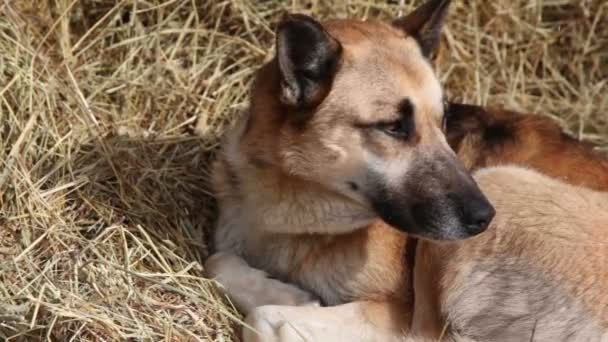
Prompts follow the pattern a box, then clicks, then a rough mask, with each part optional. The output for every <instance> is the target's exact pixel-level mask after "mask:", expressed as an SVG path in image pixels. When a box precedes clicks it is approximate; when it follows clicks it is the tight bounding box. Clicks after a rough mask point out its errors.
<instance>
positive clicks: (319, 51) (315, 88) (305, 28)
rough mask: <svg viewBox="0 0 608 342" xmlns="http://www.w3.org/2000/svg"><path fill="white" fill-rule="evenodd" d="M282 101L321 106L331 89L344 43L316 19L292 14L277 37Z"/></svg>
mask: <svg viewBox="0 0 608 342" xmlns="http://www.w3.org/2000/svg"><path fill="white" fill-rule="evenodd" d="M276 45H277V60H278V65H279V71H280V75H281V79H280V82H281V86H280V88H281V94H280V99H281V102H282V103H283V104H285V105H287V106H289V107H291V108H293V109H296V110H307V109H312V108H314V107H316V106H318V105H319V104H320V103H321V101H323V99H324V98H325V96H327V93H328V92H329V89H330V88H331V82H332V81H333V78H334V75H335V73H336V70H337V67H338V64H339V61H340V58H341V56H342V46H341V45H340V43H339V42H338V41H337V40H336V39H335V38H333V37H332V36H331V35H330V34H329V33H328V32H327V31H326V30H325V29H324V28H323V26H322V25H321V24H320V23H319V22H318V21H316V20H314V19H313V18H311V17H309V16H306V15H302V14H292V15H288V16H287V17H286V18H285V19H283V21H281V23H280V24H279V27H278V30H277V37H276Z"/></svg>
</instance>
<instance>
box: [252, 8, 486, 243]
mask: <svg viewBox="0 0 608 342" xmlns="http://www.w3.org/2000/svg"><path fill="white" fill-rule="evenodd" d="M448 4H449V1H448V0H430V1H428V2H427V3H426V4H424V5H422V6H421V7H419V8H418V9H417V10H415V11H414V12H412V13H411V14H409V15H407V16H405V17H403V18H398V19H396V20H395V21H394V22H392V23H390V24H388V23H380V22H363V21H354V20H335V21H328V22H325V23H319V22H317V21H315V20H314V19H312V18H310V17H307V16H303V15H292V16H289V17H287V18H286V19H285V20H284V21H283V22H282V23H281V24H280V25H279V28H278V31H277V39H276V45H277V46H276V48H277V55H276V58H275V59H274V60H273V61H271V62H270V63H269V64H267V65H266V66H265V67H263V68H262V70H261V71H260V72H259V73H258V77H257V79H256V82H255V86H254V89H253V92H252V108H251V118H250V122H249V123H248V127H247V128H246V131H245V135H244V137H245V138H244V139H243V141H242V144H243V146H244V148H247V149H248V151H249V153H248V154H249V155H250V156H255V157H252V158H253V159H255V163H257V164H258V165H261V166H262V165H265V167H276V168H278V169H280V170H281V172H283V173H284V174H287V175H290V176H293V177H299V178H301V179H305V180H308V181H312V182H314V183H317V184H321V185H322V186H323V187H325V188H327V189H331V191H333V192H337V193H340V194H341V195H343V196H345V197H348V198H349V199H350V200H352V201H356V202H358V203H360V204H362V205H364V206H366V207H367V208H371V209H372V210H374V211H375V212H376V213H377V214H378V215H379V216H380V217H381V218H382V219H383V220H384V221H385V222H387V223H388V224H390V225H392V226H394V227H395V228H397V229H400V230H403V231H405V232H408V233H412V234H415V235H418V236H421V237H427V238H432V239H461V238H466V237H469V236H473V235H476V234H478V233H480V232H482V231H483V230H485V229H486V227H487V226H488V224H489V222H490V221H491V219H492V217H493V215H494V209H493V207H492V206H491V205H490V204H489V203H488V201H487V199H486V198H485V197H484V195H483V194H482V193H481V192H480V190H479V189H478V187H477V185H476V184H475V182H474V181H473V179H472V178H471V176H470V175H469V174H468V173H467V171H466V170H465V168H464V167H463V165H462V164H461V162H460V161H459V160H458V159H457V158H456V156H455V154H454V153H453V151H452V150H451V149H450V147H449V146H448V144H447V142H446V139H445V135H444V132H443V130H444V128H445V127H444V126H445V119H444V99H443V93H442V89H441V86H440V83H439V81H438V79H437V77H436V76H435V74H434V72H433V68H432V66H431V63H430V62H429V60H430V58H431V57H432V56H433V55H434V53H435V51H436V48H437V46H438V43H439V40H440V32H441V26H442V23H443V19H444V17H445V15H446V12H447V7H448Z"/></svg>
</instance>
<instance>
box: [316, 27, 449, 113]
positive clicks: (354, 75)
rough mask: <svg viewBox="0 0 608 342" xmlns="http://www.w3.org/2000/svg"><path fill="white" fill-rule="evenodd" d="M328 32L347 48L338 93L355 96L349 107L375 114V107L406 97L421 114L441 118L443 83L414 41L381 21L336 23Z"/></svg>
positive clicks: (344, 49)
mask: <svg viewBox="0 0 608 342" xmlns="http://www.w3.org/2000/svg"><path fill="white" fill-rule="evenodd" d="M326 28H327V30H328V31H329V33H330V34H331V35H332V36H334V37H335V38H336V39H337V40H339V41H340V43H341V44H342V46H343V58H344V61H343V66H342V68H341V70H340V72H339V73H338V75H337V77H336V80H335V82H334V88H335V89H334V90H336V91H339V92H344V93H345V94H344V95H346V94H349V95H352V96H349V97H350V99H349V102H350V103H351V104H353V105H356V106H358V107H359V108H361V109H363V112H366V113H369V115H373V111H374V108H371V107H372V106H374V105H375V104H377V103H386V104H388V105H390V104H394V105H397V104H398V103H399V102H400V101H402V100H403V99H404V98H408V99H409V100H410V101H411V102H412V103H413V104H414V106H415V107H416V108H417V110H419V111H421V112H424V113H428V114H436V115H441V113H442V107H443V104H442V99H443V93H442V89H441V86H440V83H439V81H438V80H437V77H436V76H435V73H434V72H433V68H432V67H431V65H430V63H429V62H428V61H427V60H426V59H425V58H424V57H423V56H422V54H421V53H420V49H419V47H418V43H417V42H416V41H415V40H414V39H413V38H412V37H408V36H407V35H406V34H405V33H403V32H402V31H400V30H398V29H396V28H394V27H392V26H390V25H387V24H384V23H380V22H364V21H355V20H337V21H332V22H329V23H327V24H326ZM351 101H352V102H351ZM367 109H369V110H367Z"/></svg>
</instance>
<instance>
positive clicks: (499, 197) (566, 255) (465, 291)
mask: <svg viewBox="0 0 608 342" xmlns="http://www.w3.org/2000/svg"><path fill="white" fill-rule="evenodd" d="M475 180H476V181H477V182H478V184H479V185H480V187H481V189H482V191H483V192H484V193H485V194H486V195H487V196H488V198H489V199H490V201H491V202H492V203H493V205H494V206H495V208H496V212H497V215H496V217H495V218H494V220H493V221H492V223H491V224H490V227H489V228H488V230H487V231H485V232H484V233H483V234H480V235H477V236H474V237H472V238H469V239H466V240H463V241H447V242H446V241H433V240H429V239H421V240H420V241H419V242H418V247H417V248H416V258H415V265H414V272H413V279H414V286H413V289H414V293H415V304H414V306H413V308H411V309H412V317H413V321H412V324H411V326H410V327H409V329H406V328H404V330H403V332H402V336H399V335H398V334H390V333H387V330H385V329H384V328H385V326H386V323H385V322H390V321H391V320H393V319H394V313H393V312H392V311H390V310H388V311H384V310H377V308H376V309H375V310H372V309H370V308H369V307H363V306H362V305H361V304H359V303H357V302H352V303H347V304H341V305H337V306H332V307H315V306H277V305H269V306H262V307H259V308H256V309H254V310H253V311H252V312H251V313H250V315H249V316H248V318H247V322H248V324H249V325H250V326H252V327H253V329H254V331H255V332H254V331H252V330H245V334H244V338H245V340H246V341H459V342H460V341H598V342H599V341H606V340H608V292H607V291H606V290H607V289H608V264H607V262H608V193H606V192H597V191H594V190H591V189H588V188H584V187H577V186H573V185H570V184H566V183H564V182H561V181H559V180H556V179H554V178H550V177H548V176H546V175H543V174H540V173H538V172H536V171H533V170H531V169H525V168H521V167H515V166H500V167H491V168H484V169H481V170H479V171H477V172H476V173H475ZM405 326H407V324H405V323H404V327H405ZM258 334H259V335H258Z"/></svg>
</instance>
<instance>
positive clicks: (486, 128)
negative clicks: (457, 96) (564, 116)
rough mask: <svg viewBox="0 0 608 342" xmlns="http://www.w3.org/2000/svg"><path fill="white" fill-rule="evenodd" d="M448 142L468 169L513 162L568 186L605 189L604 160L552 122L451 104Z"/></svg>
mask: <svg viewBox="0 0 608 342" xmlns="http://www.w3.org/2000/svg"><path fill="white" fill-rule="evenodd" d="M448 116H449V120H448V121H447V122H448V125H447V126H448V127H447V138H448V142H449V143H450V146H452V148H453V149H454V150H455V151H456V153H457V154H458V156H459V157H460V159H461V160H462V161H464V164H465V165H466V166H467V168H468V169H472V170H476V169H479V168H482V167H487V166H496V165H505V164H516V165H523V166H526V167H530V168H533V169H535V170H538V171H540V172H542V173H544V174H546V175H549V176H552V177H555V178H558V179H561V180H562V181H565V182H566V183H570V184H573V185H580V186H585V187H589V188H592V189H596V190H603V191H606V190H608V158H606V154H605V153H600V152H597V151H594V146H593V145H592V144H589V143H585V142H580V141H577V140H575V139H574V138H572V137H570V136H569V135H567V134H565V133H564V132H563V130H562V129H561V127H560V126H559V125H558V124H557V123H556V122H555V121H554V120H552V119H550V118H548V117H546V116H541V115H532V114H523V113H518V112H513V111H508V110H503V109H498V108H483V107H479V106H472V105H464V104H459V103H451V104H450V106H449V114H448Z"/></svg>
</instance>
